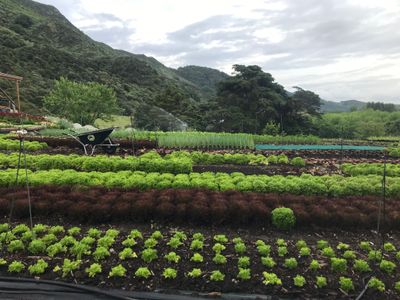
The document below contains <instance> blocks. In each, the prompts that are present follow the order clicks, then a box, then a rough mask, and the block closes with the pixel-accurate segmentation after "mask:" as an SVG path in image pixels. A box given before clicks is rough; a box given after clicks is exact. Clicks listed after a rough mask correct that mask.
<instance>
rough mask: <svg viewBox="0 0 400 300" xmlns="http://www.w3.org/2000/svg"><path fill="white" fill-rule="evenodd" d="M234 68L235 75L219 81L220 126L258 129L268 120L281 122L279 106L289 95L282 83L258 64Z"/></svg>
mask: <svg viewBox="0 0 400 300" xmlns="http://www.w3.org/2000/svg"><path fill="white" fill-rule="evenodd" d="M233 69H234V71H235V75H234V76H232V77H230V78H228V79H226V80H223V81H221V82H220V83H219V84H218V90H217V103H218V105H219V107H220V110H219V112H218V113H219V115H220V118H219V120H216V121H217V123H218V127H219V128H220V130H223V131H231V132H254V133H259V132H261V130H262V129H263V127H264V126H265V124H266V123H268V122H269V121H276V122H279V119H280V112H279V108H280V107H281V106H282V104H284V103H285V102H286V100H287V97H288V96H287V95H286V92H285V90H284V89H283V87H282V86H280V85H279V84H277V83H276V82H274V78H273V77H272V76H271V74H269V73H265V72H263V71H262V69H261V68H260V67H259V66H244V65H234V66H233Z"/></svg>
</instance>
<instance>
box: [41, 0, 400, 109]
mask: <svg viewBox="0 0 400 300" xmlns="http://www.w3.org/2000/svg"><path fill="white" fill-rule="evenodd" d="M74 1H75V4H76V3H80V4H76V11H71V9H70V7H68V5H67V3H69V1H66V0H59V1H55V0H43V1H41V2H54V4H55V5H56V6H57V7H59V6H60V7H61V8H60V9H61V10H62V12H63V13H65V12H66V13H67V16H68V17H69V18H71V21H72V22H73V23H74V24H75V25H77V26H78V27H79V28H80V29H82V30H83V31H84V32H86V33H87V34H89V36H91V37H92V38H94V39H96V40H99V41H102V42H105V43H107V44H110V45H111V46H113V47H116V48H121V49H124V50H127V51H131V52H133V53H144V54H146V55H151V56H154V57H155V58H156V59H158V60H160V61H161V62H163V63H165V64H167V65H168V66H171V67H178V66H184V65H189V64H194V65H201V66H208V67H214V68H219V69H221V70H223V71H226V72H228V73H229V72H230V71H231V66H232V65H233V64H258V65H260V66H261V67H262V68H263V69H264V71H266V72H270V73H271V74H272V75H273V76H274V78H276V80H277V81H278V82H279V83H281V84H283V85H284V86H286V87H291V86H301V87H304V88H309V89H314V90H315V91H316V92H317V93H319V94H320V95H321V96H322V97H324V98H328V99H330V100H345V99H348V98H360V99H361V100H375V101H377V100H388V101H397V102H400V99H398V98H397V97H398V96H397V95H399V94H400V87H399V84H398V83H397V82H400V72H399V70H400V56H399V55H398V53H400V31H399V30H398V28H399V27H400V17H399V15H400V2H399V1H397V0H380V1H375V0H341V1H337V0H324V1H321V0H302V1H295V0H265V1H248V2H246V4H244V3H243V1H239V0H237V1H236V0H226V1H225V0H220V1H217V2H216V1H212V0H203V2H202V3H201V5H200V4H199V3H197V2H196V3H192V2H191V4H190V5H189V4H188V2H185V1H180V0H174V1H167V0H163V1H158V0H148V1H140V0H137V1H134V2H131V1H128V0H115V1H117V2H118V4H119V5H118V6H115V5H112V4H111V3H109V2H101V4H100V2H98V1H94V0H74ZM75 4H74V5H75ZM119 8H120V9H119ZM63 9H64V10H65V12H64V11H63ZM89 9H90V10H89ZM128 10H129V11H132V13H131V14H128V12H127V11H128ZM396 80H397V81H396Z"/></svg>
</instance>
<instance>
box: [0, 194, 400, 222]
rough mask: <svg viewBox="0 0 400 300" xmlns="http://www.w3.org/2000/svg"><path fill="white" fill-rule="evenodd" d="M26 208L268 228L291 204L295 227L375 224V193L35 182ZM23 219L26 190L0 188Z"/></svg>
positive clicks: (93, 218) (395, 216)
mask: <svg viewBox="0 0 400 300" xmlns="http://www.w3.org/2000/svg"><path fill="white" fill-rule="evenodd" d="M31 199H32V211H33V214H34V215H36V216H41V217H42V218H45V219H46V218H51V217H60V218H63V219H66V220H70V221H79V222H86V223H92V224H99V223H102V224H104V223H105V222H113V223H118V222H129V221H131V220H136V221H140V222H144V223H146V222H151V221H157V222H159V223H165V224H177V225H179V224H193V226H198V225H209V226H211V225H216V226H217V225H230V226H234V227H254V228H259V227H269V226H271V211H272V210H273V209H274V208H277V207H281V206H285V207H289V208H292V209H293V211H294V213H295V216H296V226H299V227H303V228H304V227H308V228H309V227H313V226H318V227H326V228H343V229H355V228H369V229H372V228H376V224H377V220H378V212H379V207H380V201H381V200H382V199H381V197H376V196H363V197H359V196H353V197H341V198H327V197H323V196H295V195H278V194H263V193H242V192H237V191H226V192H216V191H209V190H205V189H203V190H200V189H186V190H174V189H167V190H149V191H139V190H134V189H129V190H126V189H116V188H114V189H105V188H98V187H97V188H96V187H92V188H79V187H68V186H64V187H60V186H41V187H32V188H31ZM11 201H15V203H14V204H15V210H14V216H15V217H16V218H25V217H27V216H28V212H29V208H28V201H27V194H26V191H24V190H16V189H15V188H1V189H0V215H1V216H5V215H8V214H9V211H10V204H11ZM382 226H383V227H384V228H385V229H400V201H399V199H386V216H385V219H384V221H382Z"/></svg>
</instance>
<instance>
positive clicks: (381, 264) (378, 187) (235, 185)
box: [0, 133, 400, 299]
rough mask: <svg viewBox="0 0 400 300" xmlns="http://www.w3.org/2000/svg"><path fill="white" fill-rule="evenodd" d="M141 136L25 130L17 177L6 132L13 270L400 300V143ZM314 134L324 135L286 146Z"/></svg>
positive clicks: (8, 258) (151, 285) (110, 282)
mask: <svg viewBox="0 0 400 300" xmlns="http://www.w3.org/2000/svg"><path fill="white" fill-rule="evenodd" d="M140 134H141V138H142V140H136V141H133V140H120V141H121V143H120V144H121V148H120V149H119V152H117V153H116V154H115V155H103V154H99V155H95V156H83V155H82V151H81V150H80V149H79V148H78V147H79V144H78V145H76V143H75V144H74V141H71V140H68V139H64V138H59V137H53V138H50V137H31V138H26V141H25V149H26V151H27V154H26V167H27V177H25V172H23V173H22V172H21V171H20V176H19V178H18V181H16V173H17V170H16V168H18V161H19V159H18V153H17V152H16V151H17V150H18V149H19V141H18V140H16V139H14V138H13V137H12V136H3V137H1V138H0V148H1V149H0V151H1V152H0V168H1V169H2V170H1V172H0V213H1V215H2V216H3V219H2V222H0V245H1V250H0V251H1V256H0V274H2V275H6V276H19V277H36V278H41V279H56V280H61V281H67V282H75V283H82V284H90V285H93V286H98V287H102V288H124V289H126V290H136V291H137V290H143V291H151V290H154V289H161V290H163V291H165V292H168V291H169V290H189V291H194V292H202V293H211V292H217V293H220V292H222V293H224V292H236V293H251V294H266V295H278V296H281V297H292V298H293V297H299V298H322V297H324V298H328V299H338V298H343V299H353V298H356V297H358V296H359V295H362V297H363V298H365V299H396V298H399V297H400V277H399V276H398V264H400V243H399V229H400V169H399V167H398V166H399V162H400V161H399V159H398V158H397V157H396V156H390V155H389V152H390V151H392V152H393V150H389V148H390V149H397V148H393V146H394V147H396V146H395V145H388V146H387V147H388V151H385V152H383V151H350V150H347V151H343V152H340V151H337V150H335V151H325V152H324V151H308V150H302V151H257V150H255V149H254V142H255V141H256V140H257V139H258V140H261V139H264V140H265V141H268V142H271V138H268V137H266V136H264V137H262V136H258V137H254V136H251V135H234V134H220V135H219V136H217V135H212V134H206V133H196V134H192V135H188V134H186V133H180V134H179V133H163V134H160V133H158V136H156V135H155V134H154V133H151V134H150V133H147V134H148V135H147V137H146V135H145V134H144V133H138V135H140ZM282 141H283V139H282ZM304 141H310V143H312V142H315V143H320V142H321V140H320V139H317V138H313V137H293V138H292V140H291V138H290V137H286V138H285V139H284V141H283V142H284V143H286V144H291V143H293V144H296V143H301V142H304ZM275 142H277V140H275ZM257 143H258V142H257ZM183 149H184V150H183ZM384 172H385V176H386V177H385V181H384V182H385V184H384V186H383V184H382V183H383V174H384ZM21 174H23V176H22V175H21ZM26 178H28V180H29V186H30V199H31V203H29V202H28V198H27V190H26V184H27V181H26ZM383 187H384V188H383ZM383 192H384V195H383ZM383 196H384V197H383ZM30 209H31V211H32V214H33V216H34V218H33V227H32V228H30V226H29V219H28V218H29V210H30ZM10 211H12V218H11V220H9V215H10ZM378 224H379V228H378V230H376V229H377V225H378Z"/></svg>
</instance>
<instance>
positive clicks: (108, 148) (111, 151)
mask: <svg viewBox="0 0 400 300" xmlns="http://www.w3.org/2000/svg"><path fill="white" fill-rule="evenodd" d="M103 150H104V152H105V153H107V154H110V155H111V154H115V153H116V152H117V147H116V146H112V145H110V146H103Z"/></svg>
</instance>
